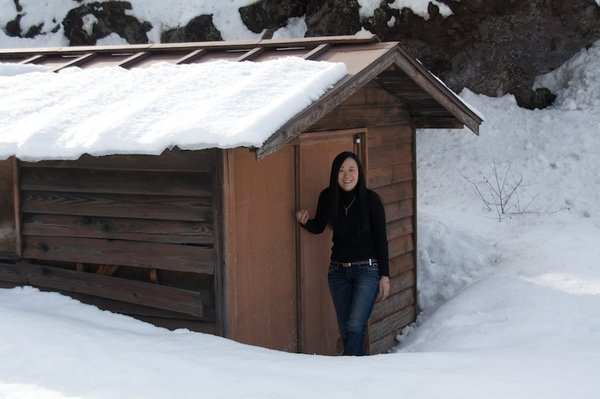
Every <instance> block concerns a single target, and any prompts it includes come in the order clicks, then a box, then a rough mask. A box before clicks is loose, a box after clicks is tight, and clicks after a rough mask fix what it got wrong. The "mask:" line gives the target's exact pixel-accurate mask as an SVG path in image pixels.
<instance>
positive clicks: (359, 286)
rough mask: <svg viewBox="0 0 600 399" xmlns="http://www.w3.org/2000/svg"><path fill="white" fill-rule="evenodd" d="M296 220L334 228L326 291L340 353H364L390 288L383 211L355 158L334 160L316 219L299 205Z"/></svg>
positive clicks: (309, 226) (318, 229) (346, 155)
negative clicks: (378, 305)
mask: <svg viewBox="0 0 600 399" xmlns="http://www.w3.org/2000/svg"><path fill="white" fill-rule="evenodd" d="M296 219H298V221H299V222H300V223H301V224H302V226H304V228H306V230H308V231H310V232H311V233H313V234H319V233H322V232H323V230H325V227H326V226H327V225H328V224H329V225H330V226H331V227H332V229H333V247H332V248H331V263H330V266H329V274H328V281H329V289H330V291H331V297H332V299H333V304H334V307H335V312H336V315H337V322H338V327H339V330H340V334H341V336H342V341H343V343H344V352H343V354H344V355H349V356H362V355H364V354H365V336H366V331H367V323H368V320H369V317H370V315H371V311H372V310H373V304H374V303H375V300H376V298H377V295H378V293H380V295H381V298H382V299H385V298H387V296H388V294H389V291H390V279H389V267H388V245H387V237H386V226H385V211H384V209H383V205H382V203H381V200H380V199H379V196H378V195H377V194H376V193H375V192H374V191H371V190H368V189H367V187H366V184H365V175H364V172H363V169H362V166H361V163H360V160H359V159H358V157H357V156H356V155H355V154H353V153H351V152H342V153H341V154H339V155H338V156H337V157H335V159H334V160H333V164H332V165H331V176H330V179H329V187H327V188H326V189H324V190H323V191H322V192H321V194H320V196H319V202H318V204H317V212H316V214H315V217H314V219H309V215H308V211H307V210H306V209H300V210H298V211H297V212H296Z"/></svg>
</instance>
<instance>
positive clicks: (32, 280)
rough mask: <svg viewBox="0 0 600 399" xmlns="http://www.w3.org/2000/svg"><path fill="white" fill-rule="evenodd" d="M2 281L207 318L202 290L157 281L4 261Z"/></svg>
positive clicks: (0, 276) (1, 266)
mask: <svg viewBox="0 0 600 399" xmlns="http://www.w3.org/2000/svg"><path fill="white" fill-rule="evenodd" d="M0 280H1V281H4V282H10V283H14V284H19V285H32V286H34V287H40V288H49V289H55V290H61V291H66V292H74V293H81V294H86V295H94V296H98V297H102V298H108V299H114V300H118V301H123V302H127V303H133V304H138V305H143V306H148V307H155V308H158V309H164V310H172V311H176V312H180V313H185V314H190V315H193V316H197V317H203V315H204V309H203V305H202V299H201V295H200V293H197V292H193V291H187V290H181V289H178V288H172V287H165V286H160V285H156V284H149V283H143V282H139V281H133V280H127V279H120V278H116V277H108V276H102V275H98V274H94V273H80V272H76V271H72V270H65V269H61V268H56V267H50V266H41V265H32V264H26V263H19V264H16V265H10V264H4V263H3V264H0Z"/></svg>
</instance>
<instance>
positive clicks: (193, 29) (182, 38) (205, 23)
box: [160, 15, 223, 43]
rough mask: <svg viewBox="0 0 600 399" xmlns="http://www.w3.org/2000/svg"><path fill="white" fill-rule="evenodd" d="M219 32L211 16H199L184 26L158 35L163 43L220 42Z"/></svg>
mask: <svg viewBox="0 0 600 399" xmlns="http://www.w3.org/2000/svg"><path fill="white" fill-rule="evenodd" d="M221 40H223V38H222V37H221V32H219V30H218V29H217V28H216V27H215V25H214V24H213V21H212V15H200V16H198V17H195V18H193V19H192V20H191V21H190V22H189V23H188V24H187V25H186V26H184V27H181V28H176V29H170V30H168V31H165V32H163V33H162V34H161V35H160V41H161V42H163V43H181V42H211V41H221Z"/></svg>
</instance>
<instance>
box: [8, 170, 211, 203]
mask: <svg viewBox="0 0 600 399" xmlns="http://www.w3.org/2000/svg"><path fill="white" fill-rule="evenodd" d="M20 187H21V189H22V190H34V191H59V192H71V193H113V194H143V195H178V196H179V195H180V196H194V197H210V196H211V195H212V174H211V173H210V172H157V171H153V172H142V171H129V170H123V171H111V170H93V169H66V168H60V169H57V168H47V169H43V168H22V169H21V181H20Z"/></svg>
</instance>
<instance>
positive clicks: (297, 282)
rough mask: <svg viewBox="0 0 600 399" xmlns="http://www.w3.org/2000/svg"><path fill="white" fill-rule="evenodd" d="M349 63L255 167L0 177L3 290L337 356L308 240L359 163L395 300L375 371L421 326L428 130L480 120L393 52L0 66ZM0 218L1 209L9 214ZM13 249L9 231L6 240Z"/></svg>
mask: <svg viewBox="0 0 600 399" xmlns="http://www.w3.org/2000/svg"><path fill="white" fill-rule="evenodd" d="M283 56H297V57H303V58H305V59H311V60H323V61H333V62H343V63H345V64H346V66H347V69H348V74H347V76H346V77H345V78H343V79H342V80H341V81H340V82H338V83H337V84H336V85H335V86H334V87H333V88H331V89H330V90H329V91H327V92H326V93H325V94H324V95H323V96H322V97H321V98H320V99H318V100H317V101H315V102H314V103H312V104H311V105H310V106H308V107H307V108H305V109H304V110H303V111H302V112H300V113H299V114H297V115H296V116H295V117H294V118H292V119H291V120H289V121H288V122H287V123H285V124H284V125H283V126H282V127H281V128H280V129H279V130H278V131H277V132H275V133H274V134H273V135H272V136H271V137H270V138H269V139H268V140H267V141H266V142H265V143H264V145H263V146H261V147H260V148H257V149H247V148H231V149H206V150H198V151H180V150H178V149H176V148H175V149H170V150H165V152H164V153H163V154H162V155H160V156H151V155H110V156H102V157H92V156H88V155H85V156H82V157H81V158H80V159H78V160H75V161H42V162H22V161H19V160H16V159H14V158H12V159H8V160H4V161H0V166H1V172H0V195H1V196H2V197H1V198H0V201H2V205H7V206H8V209H11V212H10V214H9V213H6V212H5V213H2V214H0V222H1V223H2V224H1V225H0V228H3V229H5V230H6V231H7V234H5V237H9V238H10V240H5V241H6V242H1V241H0V254H2V255H1V259H0V286H2V287H11V286H16V285H25V284H26V285H33V286H36V287H40V288H41V289H45V290H53V291H60V292H63V293H66V294H69V295H71V296H74V297H76V298H78V299H80V300H82V301H84V302H89V303H93V304H95V305H97V306H99V307H101V308H105V309H110V310H113V311H116V312H120V313H125V314H129V315H132V316H134V317H137V318H139V319H142V320H146V321H149V322H152V323H155V324H157V325H162V326H166V327H169V328H176V327H187V328H190V329H193V330H197V331H203V332H208V333H213V334H218V335H223V336H226V337H230V338H232V339H235V340H238V341H240V342H245V343H249V344H254V345H261V346H265V347H270V348H275V349H281V350H288V351H301V352H305V353H323V354H334V353H336V351H337V344H338V343H337V338H338V334H337V331H336V326H335V317H334V313H333V307H332V305H331V303H330V302H331V301H330V299H329V292H328V289H327V287H326V269H327V263H328V258H329V248H330V245H331V244H330V240H329V238H328V237H327V234H330V233H325V236H311V235H310V234H308V233H307V232H305V231H302V230H301V229H300V228H299V226H298V224H297V223H296V222H295V219H294V217H293V214H294V211H295V210H296V209H298V208H299V207H306V208H308V209H310V210H311V211H312V212H314V209H315V206H316V200H317V197H318V193H319V192H320V190H321V189H322V188H324V187H325V186H326V185H327V180H328V174H329V168H330V165H331V160H332V159H333V157H335V155H337V153H339V152H340V151H344V150H351V151H354V152H356V153H357V154H359V156H360V157H361V160H362V161H363V163H364V165H365V169H366V174H367V181H368V187H369V188H372V189H374V190H375V191H376V192H377V193H378V194H379V195H380V197H381V198H382V201H383V203H384V206H385V210H386V218H387V224H388V240H389V248H390V271H391V295H390V298H389V299H387V300H386V301H384V302H378V303H377V304H376V306H375V309H374V311H373V315H372V318H371V321H370V327H369V351H370V353H378V352H384V351H385V350H387V349H389V348H390V347H391V346H393V345H394V343H395V336H396V334H397V332H398V331H399V330H400V329H401V328H402V327H404V326H405V325H407V324H409V323H410V322H412V321H413V320H414V318H415V317H416V293H417V287H416V214H417V213H416V178H417V176H416V165H415V152H416V148H415V132H416V128H420V127H431V128H461V127H463V126H467V127H469V128H470V129H471V130H473V131H474V132H477V130H478V127H479V124H480V123H481V121H482V120H481V118H480V117H479V116H478V115H477V113H476V112H474V111H473V110H472V109H470V108H469V107H468V106H467V105H466V104H464V103H463V102H462V101H461V100H460V99H459V98H458V97H457V96H456V95H454V94H453V93H452V92H451V91H450V90H448V89H447V88H446V87H445V86H444V85H443V83H441V82H440V81H439V80H437V79H436V78H435V77H434V76H432V75H431V74H430V73H429V72H428V71H427V70H426V69H425V68H423V66H422V65H421V64H420V63H419V62H418V61H416V60H414V59H412V58H411V57H410V56H409V55H408V54H406V53H405V52H404V51H403V50H402V48H401V47H400V46H399V45H398V44H397V43H380V42H378V40H377V38H376V37H374V36H372V37H366V38H355V37H330V38H313V39H302V40H286V41H282V40H261V41H248V42H233V43H230V42H215V43H187V44H168V45H167V44H160V45H136V46H117V47H89V48H60V49H36V50H31V49H23V50H12V51H0V61H2V62H16V63H34V64H40V65H46V66H49V67H52V68H53V69H54V70H60V69H62V68H65V67H68V66H78V67H80V68H95V67H99V66H107V65H120V66H122V67H124V68H133V67H140V68H143V67H145V66H148V65H151V64H153V63H155V62H160V61H163V62H171V63H180V64H181V63H200V62H208V61H211V60H216V59H228V60H235V61H247V60H251V61H256V62H260V61H264V60H268V59H273V58H276V57H283ZM3 209H7V207H6V206H4V207H3ZM3 231H4V230H3Z"/></svg>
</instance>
